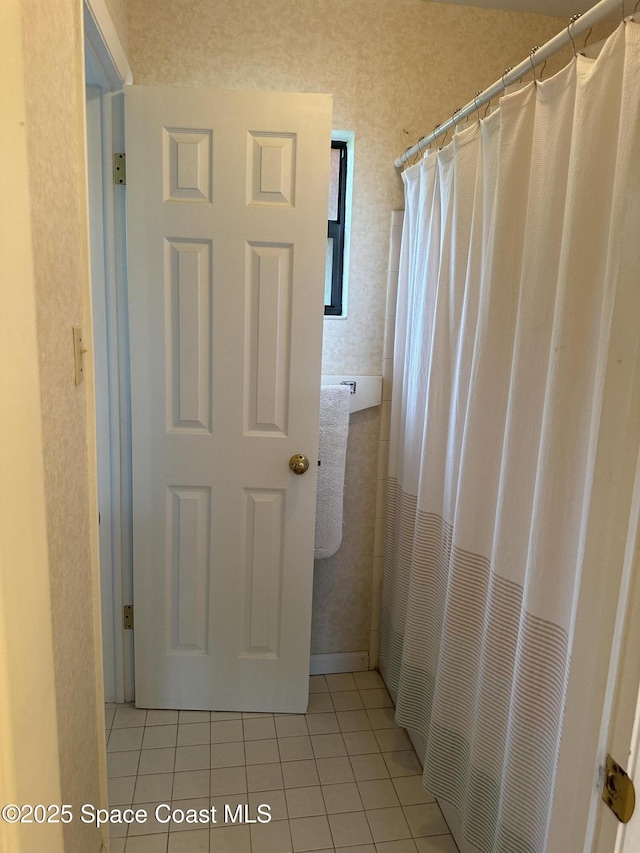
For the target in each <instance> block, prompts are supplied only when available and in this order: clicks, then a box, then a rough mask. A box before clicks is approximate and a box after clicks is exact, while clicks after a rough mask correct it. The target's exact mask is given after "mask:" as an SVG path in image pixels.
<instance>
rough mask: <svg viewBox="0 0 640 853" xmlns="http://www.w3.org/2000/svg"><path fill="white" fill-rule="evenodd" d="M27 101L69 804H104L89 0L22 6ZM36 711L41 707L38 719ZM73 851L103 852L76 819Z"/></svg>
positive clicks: (26, 1)
mask: <svg viewBox="0 0 640 853" xmlns="http://www.w3.org/2000/svg"><path fill="white" fill-rule="evenodd" d="M22 9H23V27H24V54H25V68H26V71H25V79H24V82H25V100H26V111H27V136H28V148H29V172H30V190H31V201H32V234H33V260H34V274H35V286H36V299H37V335H38V348H39V362H40V379H41V388H42V395H41V397H42V400H41V405H42V431H43V446H44V473H45V499H46V515H47V538H48V550H49V562H50V568H51V609H52V621H53V626H52V627H53V646H54V655H55V690H56V702H57V715H58V728H59V744H60V768H61V789H62V802H63V803H71V804H72V805H73V806H74V808H75V810H77V809H78V807H79V805H81V804H83V803H95V804H96V805H97V804H100V802H101V791H100V772H99V768H100V760H101V759H100V752H101V745H102V744H103V742H104V730H103V728H102V725H100V731H99V729H98V719H99V715H100V716H101V714H102V711H101V709H99V708H98V707H97V697H96V688H97V684H98V682H99V679H100V677H101V674H100V675H98V674H97V672H96V649H97V648H99V639H98V638H97V636H96V633H95V631H96V621H95V619H96V610H95V605H96V600H97V592H96V589H95V581H96V572H97V568H96V559H95V542H96V530H97V525H96V522H97V512H96V505H95V493H94V487H93V483H94V479H93V477H94V474H93V470H94V463H93V451H92V449H91V448H90V446H89V445H88V442H92V441H93V435H94V433H93V425H92V419H91V416H90V415H89V406H91V407H92V401H91V389H90V388H89V387H88V385H87V383H85V384H83V385H80V386H79V387H76V386H75V384H74V364H73V346H72V326H73V325H74V324H83V326H84V328H85V331H86V333H87V337H86V341H87V343H89V346H90V329H91V317H90V307H89V305H88V304H86V299H87V297H88V246H87V214H86V178H85V153H84V107H83V103H84V85H83V52H82V36H81V33H82V29H81V12H82V6H81V3H80V2H78V0H47V3H42V2H41V0H23V3H22ZM31 710H33V711H34V712H36V711H37V709H31ZM64 832H65V849H68V850H70V851H71V850H78V851H80V850H82V851H87V853H91V851H94V850H96V851H97V850H100V846H101V838H100V833H99V831H98V830H96V829H95V828H92V827H91V826H90V825H87V824H83V823H81V822H80V821H79V820H74V821H72V822H71V823H69V824H67V825H66V826H65V830H64Z"/></svg>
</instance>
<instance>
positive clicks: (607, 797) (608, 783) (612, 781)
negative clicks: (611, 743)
mask: <svg viewBox="0 0 640 853" xmlns="http://www.w3.org/2000/svg"><path fill="white" fill-rule="evenodd" d="M602 799H603V800H604V801H605V803H606V804H607V805H608V806H609V808H610V809H611V811H612V812H613V813H614V815H615V816H616V817H617V818H618V820H619V821H620V822H621V823H628V822H629V820H630V819H631V815H632V814H633V810H634V808H635V805H636V792H635V788H634V787H633V782H632V781H631V779H630V778H629V776H628V775H627V773H626V772H625V771H624V770H623V769H622V767H620V765H619V764H618V763H617V762H616V761H614V760H613V758H612V757H611V756H610V755H607V763H606V766H605V770H604V784H603V786H602Z"/></svg>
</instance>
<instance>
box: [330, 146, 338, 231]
mask: <svg viewBox="0 0 640 853" xmlns="http://www.w3.org/2000/svg"><path fill="white" fill-rule="evenodd" d="M339 197H340V148H332V149H331V170H330V172H329V219H332V220H333V221H334V222H335V221H336V220H337V218H338V200H339Z"/></svg>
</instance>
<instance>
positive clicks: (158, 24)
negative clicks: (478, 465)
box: [128, 0, 565, 653]
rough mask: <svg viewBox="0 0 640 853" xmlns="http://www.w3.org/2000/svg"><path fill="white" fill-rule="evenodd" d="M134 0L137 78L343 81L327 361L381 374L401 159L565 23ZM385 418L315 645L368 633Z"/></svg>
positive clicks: (355, 6) (367, 426) (317, 619)
mask: <svg viewBox="0 0 640 853" xmlns="http://www.w3.org/2000/svg"><path fill="white" fill-rule="evenodd" d="M128 2H129V21H128V39H129V60H130V63H131V66H132V69H133V74H134V80H135V82H136V83H138V84H157V85H170V86H218V87H222V88H224V87H229V88H261V89H275V90H284V91H290V90H295V91H308V92H329V93H331V94H333V96H334V127H335V128H337V129H342V130H353V131H355V134H356V141H355V179H354V194H353V227H352V242H351V264H350V271H349V304H348V318H347V319H331V320H326V321H325V332H324V358H323V370H324V372H326V373H339V372H349V373H355V374H357V373H364V374H379V373H381V372H382V366H383V344H384V333H383V327H384V317H385V305H386V282H387V265H388V250H389V224H390V216H391V211H392V210H393V209H394V208H399V207H402V203H403V202H402V184H401V180H400V178H399V175H398V173H397V171H396V169H395V168H394V166H393V160H394V158H395V157H396V156H397V155H398V154H400V153H401V152H402V151H403V150H405V149H406V148H407V147H408V146H409V145H412V144H413V143H414V142H415V141H416V140H417V139H418V137H419V136H421V135H423V134H424V133H425V132H427V131H429V130H430V129H431V128H433V126H434V125H435V124H436V122H440V121H442V120H443V118H446V117H447V116H449V115H451V113H452V112H453V110H454V109H455V108H456V107H458V106H461V105H462V104H464V103H466V102H467V101H468V100H470V99H471V97H472V96H473V94H474V92H476V91H478V90H479V89H482V88H483V87H485V86H487V85H489V84H490V83H492V82H493V81H494V80H495V79H496V78H497V77H499V76H500V74H502V72H503V70H504V69H505V67H507V66H509V65H516V64H517V63H518V62H519V61H521V60H522V59H523V58H524V57H525V56H527V55H528V53H529V50H530V48H531V47H532V46H533V45H535V44H542V43H544V41H546V40H547V39H549V38H550V37H551V36H553V35H555V33H556V32H558V30H559V29H560V28H561V27H562V26H563V25H564V24H565V22H564V21H562V20H558V19H552V18H545V17H541V16H535V15H524V14H516V13H508V12H499V11H489V10H481V9H475V8H467V7H461V6H449V5H446V4H442V3H426V2H421V0H316V2H313V3H312V2H309V0H128ZM379 429H380V421H379V412H377V411H375V412H373V413H372V414H368V415H367V416H360V417H359V416H355V417H352V423H351V428H350V438H349V463H348V470H347V482H346V496H345V500H346V512H345V540H344V545H343V547H342V548H341V549H340V551H339V552H338V554H337V555H336V556H335V557H333V558H331V559H330V560H325V561H322V562H319V563H318V564H317V566H316V582H315V597H314V625H313V645H312V651H313V652H316V653H321V652H331V651H360V650H364V649H366V648H368V645H369V613H370V606H371V594H372V592H371V590H372V576H371V573H372V565H373V551H374V526H373V522H372V520H371V519H370V518H369V510H370V508H371V506H374V507H375V501H376V483H377V475H378V470H377V465H378V461H377V438H378V433H379ZM378 562H379V561H378ZM374 603H375V602H374Z"/></svg>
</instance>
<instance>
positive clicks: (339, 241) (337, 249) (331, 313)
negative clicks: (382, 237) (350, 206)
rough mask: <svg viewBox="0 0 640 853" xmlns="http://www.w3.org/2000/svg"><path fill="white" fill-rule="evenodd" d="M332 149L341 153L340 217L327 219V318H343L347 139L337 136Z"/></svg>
mask: <svg viewBox="0 0 640 853" xmlns="http://www.w3.org/2000/svg"><path fill="white" fill-rule="evenodd" d="M331 148H332V149H337V150H339V151H340V172H339V176H338V216H337V219H327V239H329V238H333V256H332V265H331V302H330V303H329V304H326V303H325V306H324V314H325V317H343V316H345V314H344V310H343V309H344V301H345V300H344V297H345V293H344V279H345V276H344V271H345V235H346V230H347V229H346V225H347V175H348V171H349V150H348V149H349V144H348V141H347V140H345V139H339V138H336V137H335V136H334V137H333V138H332V140H331Z"/></svg>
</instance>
